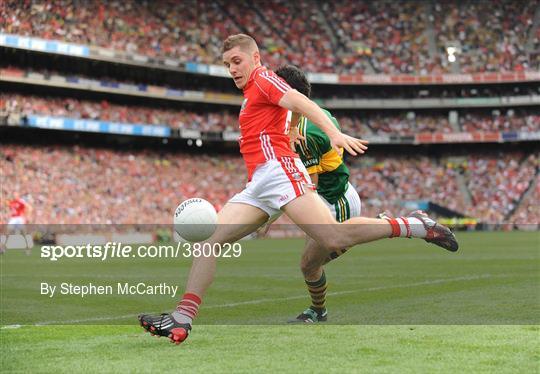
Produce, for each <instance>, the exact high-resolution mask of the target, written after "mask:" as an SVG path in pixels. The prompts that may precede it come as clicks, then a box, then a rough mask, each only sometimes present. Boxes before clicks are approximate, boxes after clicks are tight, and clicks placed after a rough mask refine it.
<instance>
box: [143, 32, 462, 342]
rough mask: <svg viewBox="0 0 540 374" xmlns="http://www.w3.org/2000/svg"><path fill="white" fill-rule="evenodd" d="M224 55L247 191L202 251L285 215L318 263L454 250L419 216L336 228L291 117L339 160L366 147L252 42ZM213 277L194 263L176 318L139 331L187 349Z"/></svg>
mask: <svg viewBox="0 0 540 374" xmlns="http://www.w3.org/2000/svg"><path fill="white" fill-rule="evenodd" d="M222 52H223V63H224V64H225V66H226V67H227V68H228V69H229V73H230V75H231V77H232V78H233V80H234V83H235V85H236V87H238V88H239V89H241V90H243V92H244V102H243V103H242V107H241V109H240V115H239V122H240V134H241V137H240V152H241V153H242V157H243V158H244V161H245V163H246V166H247V169H248V184H247V185H246V188H245V189H244V190H243V191H242V192H240V193H238V194H236V195H235V196H234V197H233V198H232V199H231V200H229V202H228V203H227V204H226V205H225V206H224V207H223V209H222V210H221V211H220V212H219V214H218V227H217V229H216V231H215V233H214V234H213V235H212V237H211V238H210V239H208V240H207V243H209V244H211V245H213V244H216V243H217V244H224V243H231V242H235V241H237V240H239V239H241V238H243V237H244V236H246V235H248V234H250V233H252V232H253V231H255V230H256V229H257V228H259V227H260V226H261V225H263V224H264V223H265V222H267V221H268V219H269V218H270V217H272V216H274V215H275V214H279V213H281V212H283V213H285V214H286V215H287V216H288V217H289V218H290V219H291V220H292V221H293V222H294V223H296V224H297V225H298V226H299V227H300V228H301V229H302V230H303V231H304V232H305V233H306V234H307V235H308V242H309V241H313V242H316V246H317V247H318V248H319V255H320V256H321V258H322V259H326V257H327V256H328V255H329V253H331V252H334V251H338V250H341V249H343V248H349V247H352V246H354V245H356V244H361V243H367V242H370V241H373V240H378V239H383V238H391V237H407V238H411V237H414V238H422V239H424V240H426V241H428V242H431V243H434V244H437V245H439V246H441V247H443V248H445V249H447V250H450V251H456V250H457V249H458V244H457V241H456V239H455V236H454V235H453V234H452V232H451V231H450V230H449V229H448V228H446V227H444V226H442V225H440V224H438V223H436V222H435V221H433V220H432V219H430V218H429V217H427V215H424V214H421V213H419V212H414V213H412V214H411V215H409V216H407V217H398V218H391V217H386V218H384V219H377V218H366V217H354V218H352V219H350V220H347V221H345V222H343V223H337V221H336V219H335V217H334V216H333V215H332V214H331V213H330V210H329V209H328V208H327V207H326V205H325V204H324V203H323V201H322V200H321V199H320V197H319V196H318V195H317V194H316V192H315V191H314V190H313V185H312V184H311V180H310V179H309V175H308V173H307V171H306V169H305V167H304V165H303V164H302V162H301V161H300V159H299V158H298V156H297V155H296V154H295V153H294V152H292V150H291V149H290V139H289V136H288V132H289V128H288V127H289V123H290V118H289V113H290V112H294V113H300V114H301V115H303V116H305V117H306V118H308V119H309V120H310V121H312V122H313V123H314V124H315V125H317V126H318V127H320V128H321V129H322V130H323V131H324V132H325V133H326V134H327V135H328V137H329V139H330V143H331V145H332V147H333V148H334V149H335V150H336V151H338V153H339V154H341V152H342V149H343V148H344V149H345V150H346V151H347V152H349V153H350V154H352V155H353V156H356V155H357V154H362V153H364V151H365V150H366V149H367V147H366V143H367V142H365V141H363V140H360V139H356V138H353V137H351V136H348V135H345V134H343V133H341V132H340V131H339V130H338V129H337V128H336V127H335V126H334V124H333V123H332V121H331V120H330V119H329V118H328V116H327V115H326V114H325V113H324V112H323V111H322V109H321V108H319V106H318V105H317V104H315V103H314V102H313V101H311V100H310V99H308V98H307V97H306V96H304V95H302V94H301V93H299V92H298V91H296V90H294V89H292V88H291V87H290V86H289V85H288V84H287V83H286V82H285V81H284V80H283V79H281V78H280V77H279V76H277V75H276V74H274V72H272V71H271V70H268V69H267V68H266V67H264V66H262V65H261V61H260V54H259V49H258V47H257V44H256V43H255V40H254V39H253V38H251V37H250V36H248V35H245V34H238V35H232V36H230V37H228V38H227V39H226V40H225V42H224V45H223V51H222ZM289 111H290V112H289ZM215 271H216V258H215V257H212V256H211V257H204V256H201V257H198V258H194V259H193V264H192V266H191V270H190V273H189V277H188V281H187V285H186V292H185V294H184V296H183V298H182V300H181V301H180V302H179V304H178V306H177V308H176V310H175V311H174V312H172V313H163V314H161V315H157V316H155V315H146V314H142V315H140V316H139V322H140V324H141V326H143V327H144V328H145V329H146V330H147V331H149V332H150V333H152V334H155V335H159V336H168V337H169V338H170V339H171V341H172V342H174V343H177V344H179V343H181V342H182V341H184V340H185V339H186V338H187V336H188V334H189V332H190V331H191V324H192V321H193V319H194V318H195V316H196V315H197V313H198V309H199V305H200V304H201V302H202V297H203V296H204V293H205V292H206V290H207V289H208V287H209V286H210V284H211V283H212V281H213V278H214V274H215Z"/></svg>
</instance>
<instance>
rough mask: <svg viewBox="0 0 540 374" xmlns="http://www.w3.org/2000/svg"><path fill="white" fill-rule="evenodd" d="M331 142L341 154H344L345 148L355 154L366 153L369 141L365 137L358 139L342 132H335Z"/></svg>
mask: <svg viewBox="0 0 540 374" xmlns="http://www.w3.org/2000/svg"><path fill="white" fill-rule="evenodd" d="M330 144H331V145H332V148H334V150H335V151H336V152H337V153H338V154H339V155H340V156H343V155H342V153H343V149H345V150H346V151H347V152H349V153H350V154H351V155H353V156H357V155H359V154H364V153H366V150H367V149H368V147H367V145H368V144H369V142H368V141H367V140H363V139H357V138H354V137H352V136H349V135H347V134H343V133H341V132H338V133H335V135H333V136H332V137H331V138H330Z"/></svg>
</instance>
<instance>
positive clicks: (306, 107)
mask: <svg viewBox="0 0 540 374" xmlns="http://www.w3.org/2000/svg"><path fill="white" fill-rule="evenodd" d="M278 105H279V106H281V107H283V108H286V109H289V110H291V111H292V112H296V113H301V114H302V115H304V116H305V117H306V118H308V119H309V120H310V121H311V122H313V123H314V124H315V125H316V126H317V127H319V128H320V129H321V130H323V131H324V132H325V133H326V135H328V138H329V139H330V144H331V145H332V148H334V149H335V150H336V152H338V153H341V149H340V148H344V149H345V150H347V152H349V153H350V154H352V155H353V156H356V155H357V154H359V153H360V154H362V153H364V152H365V150H366V149H367V144H368V142H367V141H366V140H362V139H356V138H354V137H352V136H349V135H346V134H343V133H342V132H341V131H339V130H338V129H337V128H336V127H335V126H334V124H333V123H332V121H331V120H330V119H329V118H328V117H327V116H326V114H325V113H324V112H323V110H322V109H321V108H320V107H319V106H318V105H317V104H316V103H315V102H313V101H312V100H310V99H308V98H307V97H306V96H304V95H302V94H301V93H300V92H298V91H296V90H288V91H287V92H285V94H284V95H283V96H282V97H281V99H280V100H279V103H278Z"/></svg>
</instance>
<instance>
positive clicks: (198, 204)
mask: <svg viewBox="0 0 540 374" xmlns="http://www.w3.org/2000/svg"><path fill="white" fill-rule="evenodd" d="M216 225H217V212H216V209H215V208H214V206H213V205H212V204H210V203H209V202H208V201H206V200H204V199H201V198H192V199H188V200H185V201H184V202H182V203H181V204H180V205H178V207H177V208H176V210H175V212H174V230H175V231H176V233H177V234H178V235H179V236H180V237H181V238H182V239H184V240H186V241H188V242H201V241H203V240H206V239H208V238H209V237H211V236H212V234H213V233H214V231H216Z"/></svg>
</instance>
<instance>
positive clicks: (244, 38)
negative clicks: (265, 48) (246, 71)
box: [221, 34, 258, 53]
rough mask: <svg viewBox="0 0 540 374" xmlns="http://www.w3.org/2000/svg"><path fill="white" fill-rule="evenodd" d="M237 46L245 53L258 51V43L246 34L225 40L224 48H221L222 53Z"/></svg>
mask: <svg viewBox="0 0 540 374" xmlns="http://www.w3.org/2000/svg"><path fill="white" fill-rule="evenodd" d="M237 46H239V47H240V49H241V50H242V51H244V52H249V51H251V50H255V51H256V50H257V49H258V47H257V42H256V41H255V39H253V38H252V37H251V36H249V35H246V34H236V35H230V36H229V37H228V38H227V39H225V41H224V42H223V46H222V47H221V53H225V52H227V51H228V50H231V49H233V48H234V47H237Z"/></svg>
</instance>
